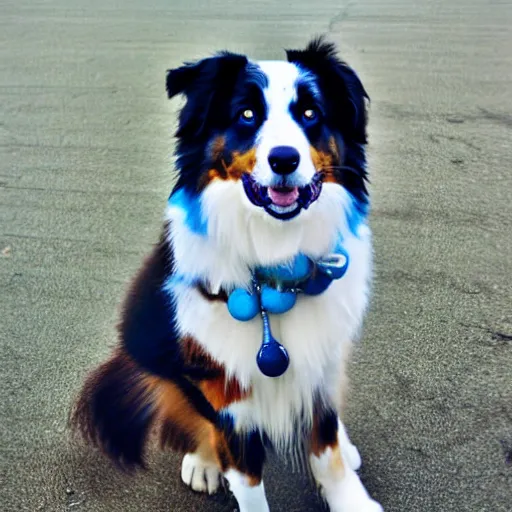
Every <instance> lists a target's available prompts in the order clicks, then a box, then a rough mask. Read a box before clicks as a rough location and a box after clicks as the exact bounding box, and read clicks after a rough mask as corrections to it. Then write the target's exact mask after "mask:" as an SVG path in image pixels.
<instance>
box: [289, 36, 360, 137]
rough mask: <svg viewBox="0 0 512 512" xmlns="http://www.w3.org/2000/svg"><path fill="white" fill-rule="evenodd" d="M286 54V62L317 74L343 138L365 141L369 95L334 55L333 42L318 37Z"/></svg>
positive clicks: (333, 118)
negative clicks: (299, 48) (304, 46)
mask: <svg viewBox="0 0 512 512" xmlns="http://www.w3.org/2000/svg"><path fill="white" fill-rule="evenodd" d="M286 55H287V58H288V61H289V62H293V63H295V64H297V65H299V66H300V67H302V68H305V69H308V70H310V71H312V72H313V73H314V74H315V75H316V76H317V77H318V80H319V86H320V88H321V90H322V92H323V95H324V97H325V98H326V100H327V102H328V103H329V104H328V111H329V113H330V117H331V120H332V121H331V122H333V123H334V124H335V127H336V128H337V129H339V130H340V131H341V133H342V135H343V136H344V138H345V139H347V138H348V139H351V140H352V141H353V142H356V143H359V144H365V143H366V122H367V113H366V101H367V100H368V99H369V97H368V94H367V93H366V91H365V89H364V87H363V84H362V83H361V81H360V80H359V78H358V76H357V75H356V73H355V72H354V70H353V69H352V68H350V67H349V66H348V65H347V64H346V63H345V62H343V61H342V60H341V59H340V58H339V57H338V55H337V52H336V47H335V45H334V44H333V43H329V42H327V41H325V39H324V38H322V37H320V38H318V39H315V40H313V41H311V42H310V43H309V44H308V46H307V47H306V49H305V50H287V51H286Z"/></svg>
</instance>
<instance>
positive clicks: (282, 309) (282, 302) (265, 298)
mask: <svg viewBox="0 0 512 512" xmlns="http://www.w3.org/2000/svg"><path fill="white" fill-rule="evenodd" d="M296 301H297V295H296V294H295V293H292V292H280V291H277V290H276V289H274V288H271V287H270V286H266V285H264V286H263V287H262V288H261V307H262V308H263V309H265V310H266V311H268V312H269V313H273V314H275V315H280V314H282V313H286V312H287V311H290V309H292V308H293V306H295V302H296Z"/></svg>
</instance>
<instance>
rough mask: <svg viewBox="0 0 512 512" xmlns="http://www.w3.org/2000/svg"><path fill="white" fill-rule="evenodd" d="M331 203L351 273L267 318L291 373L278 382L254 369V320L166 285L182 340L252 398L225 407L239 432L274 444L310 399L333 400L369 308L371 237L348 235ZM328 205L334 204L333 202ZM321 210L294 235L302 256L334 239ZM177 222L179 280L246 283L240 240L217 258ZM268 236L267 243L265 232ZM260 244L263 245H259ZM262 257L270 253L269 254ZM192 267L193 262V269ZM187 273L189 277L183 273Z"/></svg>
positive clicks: (175, 215) (173, 215)
mask: <svg viewBox="0 0 512 512" xmlns="http://www.w3.org/2000/svg"><path fill="white" fill-rule="evenodd" d="M337 189H338V190H339V189H340V187H337ZM223 193H224V194H225V193H226V192H225V191H224V192H223ZM233 193H234V192H233ZM336 195H337V197H336V199H337V201H336V202H337V204H338V205H341V210H340V212H339V216H337V218H338V221H337V222H338V223H339V224H340V225H339V226H336V228H337V233H338V234H342V235H343V246H344V248H345V250H346V251H347V252H348V254H349V258H350V264H349V268H348V270H347V273H346V274H345V275H344V276H343V278H342V279H341V280H339V281H334V282H333V283H332V285H331V286H330V287H329V288H328V290H327V291H326V292H324V293H323V294H321V295H319V296H316V297H310V296H303V295H301V296H299V298H298V301H297V304H296V305H295V306H294V307H293V308H292V309H291V310H290V311H289V312H287V313H285V314H283V315H271V317H270V322H271V328H272V332H273V334H274V336H275V338H277V339H278V340H279V342H280V343H281V344H282V345H283V346H284V347H285V348H286V349H287V351H288V354H289V356H290V366H289V368H288V370H287V371H286V372H285V373H284V374H283V375H282V376H281V377H278V378H269V377H266V376H265V375H263V374H262V373H261V372H260V370H259V369H258V366H257V364H256V355H257V353H258V350H259V348H260V346H261V340H262V323H261V320H260V318H259V317H256V318H255V319H253V320H251V321H249V322H240V321H237V320H235V319H233V318H232V317H231V315H230V314H229V312H228V310H227V307H226V304H224V303H222V302H210V301H208V300H206V299H204V298H203V297H202V295H201V294H200V293H199V292H198V291H197V290H196V289H195V288H194V287H193V286H190V282H187V281H188V280H187V279H176V280H174V281H173V280H171V281H170V282H169V287H170V288H171V289H172V292H173V297H174V300H175V304H176V313H177V321H178V328H179V330H180V331H181V333H182V334H183V335H191V336H193V337H194V339H195V340H196V341H197V342H198V343H199V344H200V345H201V346H203V347H204V348H205V350H206V351H207V352H208V353H209V354H210V355H211V356H212V357H213V358H214V359H216V360H217V361H218V362H219V363H221V364H222V365H223V366H224V367H225V369H226V372H227V375H228V376H234V377H236V378H237V379H238V380H239V382H240V383H241V385H242V386H243V387H244V388H247V389H248V388H250V389H251V391H252V392H251V395H250V398H249V399H247V400H245V401H244V402H240V403H237V404H233V405H231V406H230V407H229V410H230V412H232V413H233V415H234V417H235V422H236V425H237V427H238V428H240V429H249V428H260V429H262V430H264V431H265V432H266V433H267V434H268V435H269V436H270V438H271V439H273V440H274V442H276V443H277V444H279V443H280V442H282V441H283V442H284V440H286V439H288V438H289V437H290V433H291V432H290V429H293V428H294V420H295V419H296V418H297V417H301V419H302V420H303V421H304V419H305V420H306V421H308V420H310V419H311V415H312V407H313V399H314V397H315V394H320V395H321V396H323V397H325V398H328V399H330V400H333V401H335V400H336V396H337V393H338V389H337V388H338V386H339V385H340V376H341V373H342V372H343V361H344V358H345V357H346V355H347V354H348V349H349V348H350V344H351V343H352V341H353V340H354V338H355V337H356V336H357V334H358V330H359V329H360V327H361V324H362V320H363V316H364V312H365V309H366V306H367V301H368V287H369V279H370V272H371V234H370V230H369V228H368V227H367V226H366V224H361V225H360V226H359V229H358V233H357V236H354V235H353V234H352V233H350V230H349V229H348V228H347V226H346V222H345V220H344V219H345V215H344V214H343V213H344V212H343V206H344V204H346V203H344V201H343V200H341V201H340V197H339V195H338V193H337V192H336ZM333 199H334V198H333ZM341 199H343V198H341ZM327 202H328V203H331V204H332V203H333V202H334V201H327ZM321 208H322V206H321V205H319V208H318V210H319V211H318V212H317V214H316V215H315V216H312V217H311V218H312V221H311V222H310V224H311V227H310V229H311V234H310V235H309V236H308V232H307V229H306V230H305V228H304V227H303V228H302V231H301V236H299V237H297V236H296V235H294V236H295V239H297V240H299V244H298V245H299V246H298V247H296V248H295V249H294V250H295V251H297V250H301V251H304V249H308V247H307V241H308V240H309V241H312V242H313V243H316V247H313V248H309V249H310V250H309V252H310V253H311V252H314V249H316V250H317V251H318V245H319V244H318V242H319V241H321V240H322V238H325V231H327V232H329V231H330V232H331V233H333V232H336V230H333V229H332V228H333V227H334V226H330V225H327V226H326V225H325V218H323V217H322V215H321V211H322V210H321ZM306 213H310V212H306ZM182 215H183V212H180V211H179V210H178V209H173V208H170V209H169V211H168V218H169V219H170V220H171V221H172V222H173V226H172V231H171V242H172V243H173V248H174V253H175V258H176V269H177V272H180V271H183V270H185V275H189V276H190V280H191V281H193V279H194V278H197V277H199V276H201V278H203V279H207V280H210V283H212V285H214V283H216V284H220V283H218V281H224V282H225V283H228V284H227V286H228V287H230V286H243V285H246V284H247V283H249V282H250V273H249V270H248V269H249V265H250V264H252V263H253V262H250V263H248V262H246V257H245V255H244V253H245V252H246V251H248V248H246V247H240V250H237V246H240V245H241V244H243V239H244V232H243V231H242V232H240V231H238V232H237V231H236V229H235V230H234V231H232V232H231V233H232V242H231V247H230V249H229V250H228V251H226V250H222V249H221V248H219V246H218V245H217V244H215V243H214V242H213V241H212V239H211V238H210V237H209V236H206V237H204V236H199V235H196V234H193V233H191V232H190V231H189V229H188V228H187V227H186V226H185V224H184V223H183V222H182V218H181V217H182ZM232 215H233V213H232ZM234 215H236V212H235V213H234ZM231 218H232V217H231ZM208 219H209V220H210V217H208ZM340 219H341V220H340ZM232 227H235V226H232ZM245 228H246V229H247V226H246V227H245ZM270 232H271V230H270ZM266 234H267V238H271V235H269V231H267V233H266ZM262 240H265V242H266V243H267V244H268V243H269V242H268V241H266V239H265V238H264V237H262ZM270 243H275V244H276V247H277V246H279V247H280V250H281V251H282V250H283V246H285V248H286V245H287V240H286V238H285V237H283V238H282V239H281V240H270ZM331 243H332V242H331ZM301 244H302V245H301ZM321 245H322V244H321ZM323 245H324V247H320V251H319V252H320V254H321V253H322V252H324V253H325V252H326V251H327V250H328V245H327V244H325V243H323ZM267 252H270V248H269V247H268V248H267ZM191 260H194V261H195V264H194V265H193V266H192V265H191ZM265 263H267V262H265ZM187 269H190V272H186V270H187ZM192 270H193V273H192ZM224 286H226V285H224Z"/></svg>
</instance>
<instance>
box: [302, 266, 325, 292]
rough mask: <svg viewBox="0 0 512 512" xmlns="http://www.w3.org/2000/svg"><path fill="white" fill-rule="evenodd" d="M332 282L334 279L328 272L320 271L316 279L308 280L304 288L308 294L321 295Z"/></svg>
mask: <svg viewBox="0 0 512 512" xmlns="http://www.w3.org/2000/svg"><path fill="white" fill-rule="evenodd" d="M331 283H332V279H331V278H330V277H329V276H328V275H327V274H324V273H323V272H318V273H317V275H316V276H315V277H314V279H309V280H308V281H306V284H305V285H304V286H303V288H302V290H303V292H304V293H305V294H306V295H320V294H321V293H323V292H325V290H327V288H329V285H330V284H331Z"/></svg>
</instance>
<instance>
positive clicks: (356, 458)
mask: <svg viewBox="0 0 512 512" xmlns="http://www.w3.org/2000/svg"><path fill="white" fill-rule="evenodd" d="M341 454H342V456H343V459H344V461H345V462H346V463H347V465H348V467H349V468H350V469H353V470H354V471H357V470H358V469H359V468H360V467H361V462H362V461H361V455H360V454H359V450H358V449H357V448H356V446H355V445H353V444H352V443H348V444H345V445H343V446H342V447H341Z"/></svg>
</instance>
